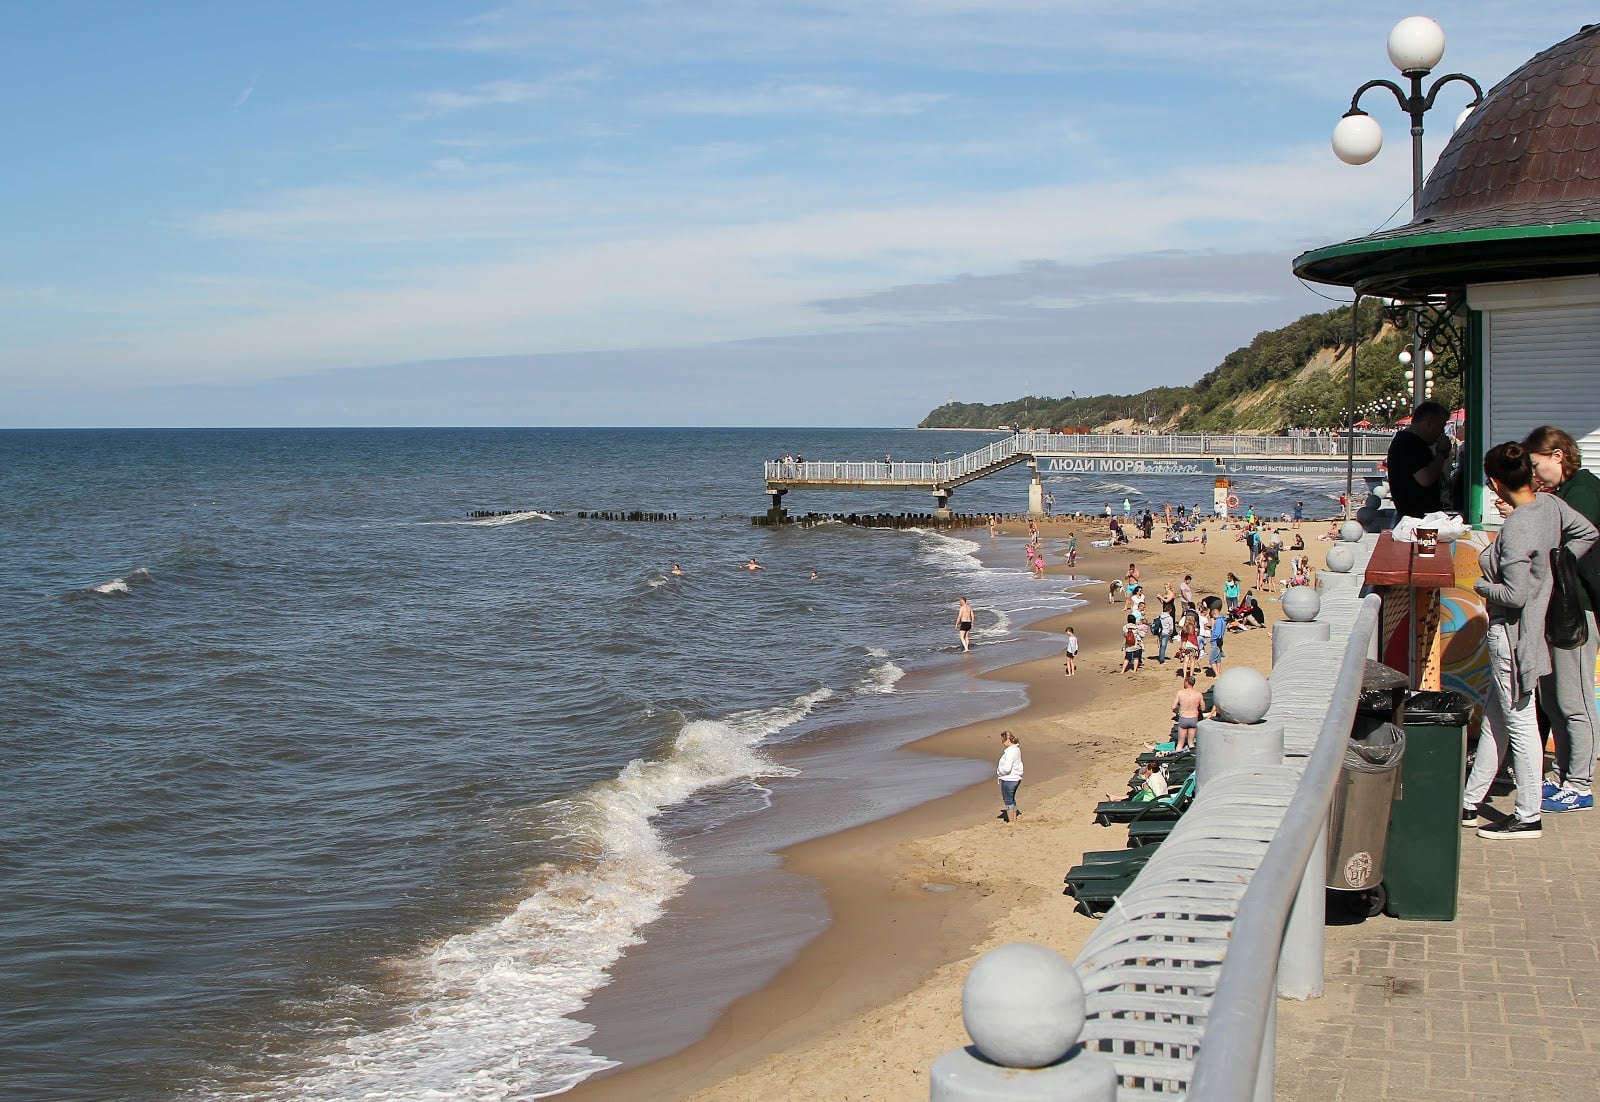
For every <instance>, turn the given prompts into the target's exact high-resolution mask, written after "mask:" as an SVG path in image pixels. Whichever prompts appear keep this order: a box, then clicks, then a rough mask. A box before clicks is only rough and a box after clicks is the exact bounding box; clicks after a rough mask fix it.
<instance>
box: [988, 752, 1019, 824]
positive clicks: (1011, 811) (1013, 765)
mask: <svg viewBox="0 0 1600 1102" xmlns="http://www.w3.org/2000/svg"><path fill="white" fill-rule="evenodd" d="M1000 745H1001V746H1002V747H1004V749H1002V750H1001V752H1000V764H999V765H997V766H995V770H994V775H995V776H996V777H997V778H999V780H1000V802H1001V803H1003V804H1004V805H1005V806H1004V808H1002V809H1001V812H1000V814H1001V815H1002V816H1003V817H1004V818H1005V821H1006V822H1008V823H1009V822H1011V821H1012V820H1013V819H1015V818H1017V816H1019V815H1021V814H1022V812H1020V811H1018V810H1017V786H1018V785H1019V784H1021V783H1022V743H1020V742H1018V741H1017V736H1016V735H1013V734H1012V733H1011V732H1010V731H1001V732H1000Z"/></svg>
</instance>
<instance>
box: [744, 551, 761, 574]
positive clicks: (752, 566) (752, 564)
mask: <svg viewBox="0 0 1600 1102" xmlns="http://www.w3.org/2000/svg"><path fill="white" fill-rule="evenodd" d="M744 568H745V569H746V570H748V571H750V572H751V573H754V572H755V571H757V570H765V569H766V567H764V566H762V565H761V564H760V563H758V562H756V558H755V556H754V555H751V556H750V561H749V562H747V563H745V564H744Z"/></svg>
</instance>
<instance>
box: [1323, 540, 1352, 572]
mask: <svg viewBox="0 0 1600 1102" xmlns="http://www.w3.org/2000/svg"><path fill="white" fill-rule="evenodd" d="M1355 565H1356V552H1355V548H1353V547H1351V546H1350V544H1348V543H1336V544H1334V545H1333V546H1332V547H1330V548H1328V569H1329V570H1331V571H1333V572H1334V573H1335V574H1348V573H1350V570H1351V568H1352V567H1354V566H1355Z"/></svg>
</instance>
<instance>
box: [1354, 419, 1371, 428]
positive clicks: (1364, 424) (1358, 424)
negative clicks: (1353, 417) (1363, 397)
mask: <svg viewBox="0 0 1600 1102" xmlns="http://www.w3.org/2000/svg"><path fill="white" fill-rule="evenodd" d="M1371 427H1372V422H1371V421H1368V420H1367V419H1366V418H1365V417H1363V418H1362V419H1361V420H1359V421H1357V422H1356V428H1358V429H1370V428H1371Z"/></svg>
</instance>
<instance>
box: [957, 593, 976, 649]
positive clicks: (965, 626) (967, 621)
mask: <svg viewBox="0 0 1600 1102" xmlns="http://www.w3.org/2000/svg"><path fill="white" fill-rule="evenodd" d="M956 633H957V634H958V635H960V636H961V649H962V650H964V651H970V650H971V649H972V606H971V605H969V604H968V603H967V599H966V598H965V597H963V598H961V605H960V607H959V608H957V609H956Z"/></svg>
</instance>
